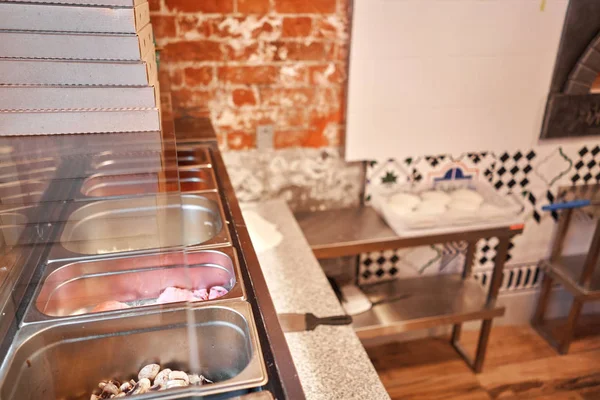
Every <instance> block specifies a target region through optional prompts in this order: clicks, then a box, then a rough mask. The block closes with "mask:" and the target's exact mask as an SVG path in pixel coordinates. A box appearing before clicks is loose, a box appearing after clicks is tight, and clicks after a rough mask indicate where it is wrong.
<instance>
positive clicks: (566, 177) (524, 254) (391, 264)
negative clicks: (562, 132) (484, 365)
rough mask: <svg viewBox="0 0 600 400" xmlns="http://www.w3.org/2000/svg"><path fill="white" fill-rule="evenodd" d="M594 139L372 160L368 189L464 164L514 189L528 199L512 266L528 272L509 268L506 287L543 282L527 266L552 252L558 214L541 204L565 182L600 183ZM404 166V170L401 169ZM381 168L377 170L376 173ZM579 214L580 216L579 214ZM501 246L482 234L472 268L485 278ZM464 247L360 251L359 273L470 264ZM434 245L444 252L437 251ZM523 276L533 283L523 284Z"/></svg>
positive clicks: (394, 273) (501, 187)
mask: <svg viewBox="0 0 600 400" xmlns="http://www.w3.org/2000/svg"><path fill="white" fill-rule="evenodd" d="M589 143H590V144H588V145H586V146H583V145H581V144H575V143H574V144H570V143H567V144H562V145H560V146H550V145H545V146H539V147H536V148H533V149H524V150H521V151H512V152H502V153H493V152H481V153H464V154H460V155H448V154H446V155H438V156H435V157H425V156H420V157H414V158H408V159H405V160H401V161H400V160H399V161H398V162H393V163H392V161H390V160H386V161H385V162H380V163H375V164H374V165H372V166H371V165H368V166H367V179H368V182H367V188H366V192H367V193H368V192H369V190H370V187H371V186H377V187H397V186H396V185H398V184H397V183H392V181H395V182H403V183H407V182H421V183H429V182H433V181H434V179H435V178H439V177H444V176H445V174H446V172H448V171H450V170H454V169H457V168H460V169H461V171H462V172H463V175H469V176H472V177H473V179H477V178H479V179H483V180H486V181H488V182H490V184H491V185H492V187H494V188H495V190H497V191H498V193H499V194H501V195H505V194H509V193H511V194H512V196H513V197H516V200H517V201H518V202H519V203H520V204H522V205H523V206H524V210H523V213H522V214H520V216H521V217H522V218H523V220H524V221H525V230H524V232H523V234H522V235H518V236H516V237H515V238H514V239H513V241H512V242H511V245H510V247H511V248H510V250H509V254H508V257H507V259H508V264H507V266H506V268H507V269H510V268H513V267H515V266H525V267H524V268H525V269H523V270H522V272H519V271H517V270H514V271H513V272H512V276H513V280H512V281H510V276H511V273H508V274H505V275H506V279H507V281H506V285H507V290H511V291H512V290H521V289H525V288H526V287H529V288H531V287H535V284H536V282H537V280H536V279H534V277H533V275H532V274H534V273H537V271H533V270H532V271H533V272H528V271H529V266H531V265H536V264H537V262H538V261H539V260H540V259H542V258H546V257H547V256H548V251H549V249H550V248H551V241H552V232H553V231H554V228H555V224H556V220H557V219H558V216H559V214H558V213H556V212H554V213H551V212H546V211H542V207H543V206H544V205H546V204H552V203H555V202H558V201H560V199H558V198H557V192H558V189H559V188H560V187H563V186H568V185H572V184H575V185H577V186H579V185H584V184H586V183H587V184H591V183H597V182H599V183H600V144H598V141H595V142H592V141H590V142H589ZM391 163H392V164H395V165H396V167H395V168H391V169H390V168H388V169H389V170H388V171H379V169H380V168H382V167H383V166H385V165H390V164H391ZM398 166H399V168H398ZM398 169H400V170H401V171H402V174H397V173H396V171H397V170H398ZM376 172H377V173H378V175H377V178H376V179H374V176H375V173H376ZM388 172H391V173H390V174H388ZM580 214H581V215H580ZM574 217H575V218H574V223H576V224H581V223H585V222H586V221H583V219H589V217H587V216H585V215H583V214H582V213H576V214H575V215H574ZM580 219H582V221H579V220H580ZM588 222H589V221H588ZM584 225H585V224H584ZM577 230H580V228H577ZM580 236H581V235H580ZM576 239H577V238H576ZM578 240H579V239H577V240H574V242H577V241H578ZM497 245H498V242H497V239H496V238H490V239H487V240H481V241H480V242H479V243H478V244H477V248H476V254H475V261H474V271H475V273H476V274H477V273H479V274H480V275H481V279H487V278H486V277H487V275H486V274H489V273H491V272H490V271H491V269H492V268H493V264H494V260H495V257H496V252H497ZM465 249H466V243H462V242H458V243H449V244H446V245H444V246H443V247H438V248H437V249H436V248H434V247H430V248H428V249H423V248H421V250H419V251H414V250H413V251H411V250H410V249H403V250H399V251H393V252H389V253H387V254H385V255H383V258H382V257H381V254H382V253H377V254H371V255H368V257H367V255H363V256H361V258H360V261H361V262H360V266H359V269H360V272H361V274H362V275H364V276H361V277H360V279H361V280H367V281H369V282H375V281H377V280H380V279H402V278H403V277H408V276H417V275H420V274H429V273H446V272H450V273H454V272H460V270H461V269H462V267H463V265H464V254H465ZM436 251H437V252H439V258H438V256H437V255H436V253H435V252H436ZM394 255H395V256H396V257H394ZM393 257H394V258H393ZM392 258H393V259H392ZM378 261H379V262H378ZM519 268H520V267H519ZM519 274H520V275H521V279H519ZM380 276H381V277H382V278H380ZM528 276H529V278H528ZM509 281H510V282H509ZM521 281H523V282H532V283H531V284H527V285H523V284H521ZM488 283H489V282H488ZM531 285H533V286H531Z"/></svg>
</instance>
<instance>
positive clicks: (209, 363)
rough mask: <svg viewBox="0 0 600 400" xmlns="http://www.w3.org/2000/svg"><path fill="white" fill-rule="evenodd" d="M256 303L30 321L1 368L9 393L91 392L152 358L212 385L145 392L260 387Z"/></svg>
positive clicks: (2, 390) (38, 397) (6, 398)
mask: <svg viewBox="0 0 600 400" xmlns="http://www.w3.org/2000/svg"><path fill="white" fill-rule="evenodd" d="M253 321H254V320H253V317H252V312H251V309H250V305H249V304H248V303H246V302H244V301H234V300H232V301H229V302H223V303H220V304H219V305H210V306H198V307H194V308H189V309H182V310H175V311H166V312H160V313H157V312H152V313H150V312H149V313H142V314H139V315H127V316H123V315H119V316H110V317H106V318H96V319H88V320H86V321H85V322H82V321H81V320H79V321H69V322H63V323H58V324H47V325H45V326H42V325H37V324H35V325H28V326H25V327H23V328H21V330H20V331H19V333H18V334H17V337H16V338H15V341H14V342H13V345H12V346H11V348H10V350H9V351H8V354H7V356H6V357H5V359H4V362H3V364H2V367H1V369H0V398H2V399H3V400H12V399H14V400H46V399H47V400H50V399H51V400H54V399H85V400H87V399H89V398H90V394H91V393H92V392H93V391H94V390H96V388H97V387H98V386H97V385H98V382H100V381H101V380H105V379H113V378H117V379H121V380H125V379H130V378H133V377H135V376H136V375H137V373H138V371H139V370H140V369H141V368H142V367H143V366H144V365H146V364H148V363H159V364H160V365H161V366H163V367H168V368H171V369H178V370H184V371H189V372H194V373H200V374H202V375H204V376H206V377H207V378H208V379H211V380H213V381H214V382H215V383H214V384H209V385H204V386H199V387H194V388H187V389H186V388H182V389H170V390H165V391H161V392H151V393H147V394H143V395H139V397H136V399H137V398H139V399H140V400H141V399H155V398H165V397H167V396H170V395H174V394H176V393H177V394H179V395H180V396H182V397H185V396H186V395H189V394H190V392H192V393H193V392H195V393H198V394H201V395H208V394H214V393H221V392H226V391H231V390H236V389H242V388H249V387H257V386H262V385H264V384H265V383H266V380H267V377H266V372H265V366H264V362H263V359H262V355H261V354H262V353H261V350H260V344H259V342H258V340H257V334H256V328H255V325H254V322H253Z"/></svg>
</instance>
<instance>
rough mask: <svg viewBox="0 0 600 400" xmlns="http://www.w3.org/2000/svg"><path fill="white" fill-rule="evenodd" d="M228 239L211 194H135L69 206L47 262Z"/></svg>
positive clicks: (212, 243) (210, 244)
mask: <svg viewBox="0 0 600 400" xmlns="http://www.w3.org/2000/svg"><path fill="white" fill-rule="evenodd" d="M230 241H231V240H230V236H229V230H228V228H227V226H226V224H225V219H224V214H223V210H222V208H221V204H220V201H219V199H218V196H217V194H216V193H210V192H208V193H204V194H202V195H195V194H185V195H179V194H177V195H157V196H140V197H134V198H126V199H116V200H102V201H94V202H89V203H86V204H84V205H81V203H77V204H76V205H74V206H73V211H72V212H71V213H70V215H69V217H68V220H67V222H66V223H65V225H64V229H63V231H62V234H61V236H60V245H58V246H54V248H53V249H52V250H51V253H50V257H49V260H51V261H57V260H64V259H77V258H79V257H86V256H88V257H89V256H98V255H106V254H112V253H122V252H140V251H144V252H147V251H148V250H152V249H162V248H167V249H168V248H182V247H197V246H201V247H203V248H204V247H216V246H223V245H226V244H229V243H230Z"/></svg>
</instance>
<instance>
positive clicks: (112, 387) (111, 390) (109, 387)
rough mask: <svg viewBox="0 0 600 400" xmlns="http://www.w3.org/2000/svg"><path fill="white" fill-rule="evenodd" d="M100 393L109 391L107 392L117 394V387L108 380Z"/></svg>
mask: <svg viewBox="0 0 600 400" xmlns="http://www.w3.org/2000/svg"><path fill="white" fill-rule="evenodd" d="M102 393H103V394H104V393H109V394H115V395H116V394H119V388H118V387H117V386H116V385H115V384H114V383H112V382H108V383H107V384H106V385H104V388H103V389H102Z"/></svg>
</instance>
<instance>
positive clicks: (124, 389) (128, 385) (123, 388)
mask: <svg viewBox="0 0 600 400" xmlns="http://www.w3.org/2000/svg"><path fill="white" fill-rule="evenodd" d="M132 387H133V385H132V384H131V383H130V382H125V383H124V384H122V385H121V386H120V387H119V389H120V390H121V391H122V392H125V393H127V392H129V391H130V390H131V388H132Z"/></svg>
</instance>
